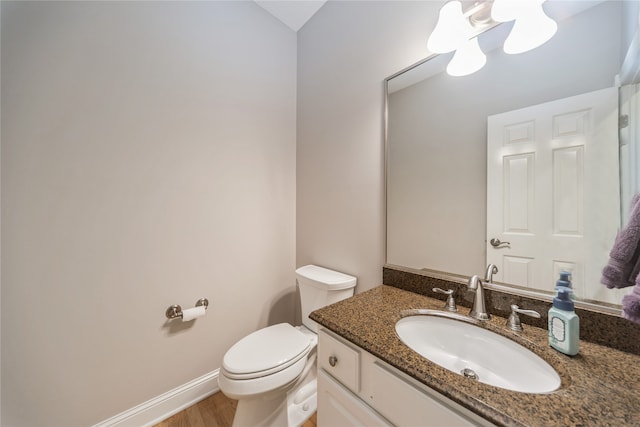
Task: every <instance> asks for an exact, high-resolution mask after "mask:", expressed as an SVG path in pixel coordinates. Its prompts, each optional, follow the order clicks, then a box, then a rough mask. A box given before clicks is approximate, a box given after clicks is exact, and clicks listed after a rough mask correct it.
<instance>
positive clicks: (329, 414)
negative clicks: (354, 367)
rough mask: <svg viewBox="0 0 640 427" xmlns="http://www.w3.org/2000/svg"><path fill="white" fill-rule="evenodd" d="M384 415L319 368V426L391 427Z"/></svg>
mask: <svg viewBox="0 0 640 427" xmlns="http://www.w3.org/2000/svg"><path fill="white" fill-rule="evenodd" d="M389 426H391V424H389V423H388V422H387V421H386V420H385V419H384V418H382V416H380V415H379V414H378V413H376V412H375V411H374V410H372V409H371V408H370V407H369V406H368V405H367V404H365V403H364V402H363V401H362V400H360V399H358V398H357V397H355V395H353V394H352V393H351V392H350V391H349V390H348V389H346V388H345V387H344V386H342V385H341V384H340V383H339V382H337V381H336V380H334V379H333V378H332V377H331V376H330V375H328V374H327V373H326V372H325V371H324V370H322V369H320V370H318V427H389Z"/></svg>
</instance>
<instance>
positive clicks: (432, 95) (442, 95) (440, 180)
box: [387, 0, 640, 305]
mask: <svg viewBox="0 0 640 427" xmlns="http://www.w3.org/2000/svg"><path fill="white" fill-rule="evenodd" d="M638 4H639V2H638V1H603V2H598V1H571V2H569V1H553V0H549V1H547V2H546V3H545V4H544V6H545V10H546V12H547V14H548V15H549V16H551V17H552V18H554V19H555V20H556V21H557V22H558V32H557V34H556V35H555V36H554V37H553V38H552V39H551V40H550V41H548V42H547V43H546V44H544V45H542V46H541V47H539V48H537V49H535V50H532V51H529V52H526V53H522V54H518V55H508V54H505V53H504V52H503V51H502V49H501V47H500V46H501V43H502V42H504V39H505V38H506V35H507V34H508V32H509V30H510V25H511V24H501V25H499V26H497V27H495V28H492V29H490V30H488V31H486V32H485V33H483V34H481V35H480V36H479V42H480V46H481V47H482V48H483V51H484V52H485V53H486V54H487V64H486V66H485V67H484V68H483V69H481V70H480V71H478V72H476V73H475V74H472V75H469V76H464V77H452V76H449V75H447V74H446V73H445V72H444V68H445V66H446V64H447V62H448V61H449V60H450V58H451V56H452V54H446V55H438V56H434V57H432V58H429V59H427V60H425V61H423V62H422V63H420V64H418V65H416V66H414V67H411V68H410V69H408V70H406V71H403V72H401V73H398V74H396V75H394V76H392V77H390V78H389V79H388V80H387V107H388V113H387V263H388V264H391V265H398V266H403V267H409V268H413V269H429V270H437V271H441V272H449V273H454V274H462V275H467V276H470V275H473V274H478V275H483V273H484V271H485V268H486V266H487V264H488V263H489V262H492V263H495V264H496V265H498V270H499V273H498V274H497V275H496V276H494V279H495V280H496V281H497V282H504V283H507V284H509V285H514V286H515V287H519V288H526V289H530V290H535V291H542V292H547V293H550V292H551V291H552V290H553V288H554V284H555V280H556V278H557V274H558V271H560V270H569V271H571V273H572V275H573V281H574V286H575V291H576V294H577V297H578V298H580V299H583V300H588V301H591V302H593V301H595V302H601V303H604V304H605V305H606V304H613V305H619V304H620V301H621V298H622V295H623V294H624V293H626V292H628V289H627V290H610V289H607V288H605V287H604V286H602V285H601V284H600V283H599V282H600V274H601V271H602V268H603V266H604V265H605V263H606V262H607V260H608V253H609V250H610V248H611V246H612V244H613V242H614V239H615V236H616V233H617V231H618V230H619V229H620V226H621V225H623V224H624V221H625V218H626V214H627V213H628V210H629V200H630V197H631V196H632V195H633V194H634V193H635V192H637V191H639V188H640V186H639V185H638V183H637V182H638V181H639V180H640V174H638V173H637V171H638V169H637V164H638V158H640V155H639V154H638V153H639V152H640V149H639V148H638V146H639V145H640V141H639V136H638V129H640V115H639V111H638V107H637V106H638V105H640V100H639V99H638V86H637V83H638V80H637V79H636V77H637V74H638V66H637V64H638V56H640V55H639V54H638V38H639V35H638V15H639V10H640V7H639V5H638ZM620 82H622V87H620V86H621V84H620ZM619 93H620V95H621V96H620V98H618V94H619ZM593 96H595V98H596V101H593V100H592V98H589V97H593ZM612 96H613V98H611V97H612ZM603 97H604V98H605V99H604V100H601V99H600V98H603ZM591 102H597V103H599V104H598V105H600V103H601V102H604V103H605V104H604V105H603V106H599V107H596V106H594V105H595V104H594V105H591V104H589V103H591ZM585 103H586V104H585ZM619 116H620V117H623V118H624V119H623V121H622V123H623V125H622V126H621V129H620V130H618V117H619ZM625 117H626V118H625ZM627 118H628V120H627ZM545 133H548V134H547V136H544V135H545ZM492 138H493V139H497V141H498V142H495V143H494V145H495V146H496V148H495V149H494V148H490V149H489V150H488V148H487V147H488V140H491V139H492ZM540 139H542V140H543V141H546V142H545V143H544V144H543V145H544V147H540V146H536V145H535V143H532V142H531V141H532V140H540ZM505 141H506V142H505ZM585 144H586V145H585ZM489 146H490V147H493V146H492V145H491V144H490V145H489ZM514 147H517V149H516V148H514ZM488 198H489V202H488ZM492 238H496V239H500V240H501V241H503V242H504V241H507V242H509V243H510V244H508V245H500V246H499V247H495V246H493V245H491V243H490V240H491V239H492ZM532 242H533V243H532ZM532 251H533V252H532Z"/></svg>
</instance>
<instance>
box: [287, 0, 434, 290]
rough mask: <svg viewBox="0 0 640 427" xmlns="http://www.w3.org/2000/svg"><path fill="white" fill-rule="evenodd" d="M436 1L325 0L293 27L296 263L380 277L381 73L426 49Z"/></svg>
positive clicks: (364, 284)
mask: <svg viewBox="0 0 640 427" xmlns="http://www.w3.org/2000/svg"><path fill="white" fill-rule="evenodd" d="M441 5H442V2H429V1H426V2H425V1H421V2H401V1H393V2H390V1H389V2H384V1H383V2H377V1H373V2H369V1H340V2H328V3H327V4H326V5H325V6H324V7H323V8H322V9H320V10H319V11H318V12H317V13H316V15H314V17H313V18H312V19H311V21H309V22H308V23H307V24H306V25H305V26H304V27H303V28H302V29H301V30H300V31H299V32H298V130H297V135H298V136H297V199H296V200H297V220H298V223H297V244H296V251H297V264H298V265H304V264H306V263H310V262H312V263H317V264H320V265H326V266H328V267H332V268H335V269H338V270H341V271H345V272H347V273H350V274H353V275H355V276H357V277H358V286H357V288H356V291H357V292H361V291H364V290H367V289H371V288H373V287H375V286H377V285H379V284H381V283H382V268H381V267H382V265H383V263H384V252H385V248H384V241H385V237H384V228H385V223H384V221H385V219H384V138H383V129H384V127H383V115H384V85H383V82H384V79H385V78H386V77H388V76H389V75H391V74H393V73H394V72H396V71H398V70H400V69H402V68H405V67H407V66H409V65H411V64H412V63H414V62H416V61H418V60H420V59H422V58H424V57H425V56H427V54H428V52H427V49H426V40H427V36H428V34H429V33H430V31H431V29H432V28H433V27H434V26H435V21H436V19H437V16H438V10H439V8H440V6H441Z"/></svg>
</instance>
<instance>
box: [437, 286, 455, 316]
mask: <svg viewBox="0 0 640 427" xmlns="http://www.w3.org/2000/svg"><path fill="white" fill-rule="evenodd" d="M432 291H433V292H435V293H437V294H444V295H446V296H447V302H446V303H445V305H444V308H445V310H447V311H453V312H457V311H458V307H457V306H456V300H455V299H454V298H453V289H447V290H446V291H445V290H444V289H440V288H433V289H432Z"/></svg>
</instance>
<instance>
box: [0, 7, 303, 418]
mask: <svg viewBox="0 0 640 427" xmlns="http://www.w3.org/2000/svg"><path fill="white" fill-rule="evenodd" d="M1 28H2V34H1V39H2V134H1V136H2V267H3V268H2V425H3V426H7V427H9V426H65V427H69V426H81V425H84V426H86V425H91V424H93V423H97V422H99V421H103V420H105V419H107V418H109V417H111V416H113V415H115V414H117V413H119V412H121V411H124V410H127V409H130V408H132V407H134V406H136V405H138V404H140V403H142V402H144V401H146V400H148V399H150V398H153V397H156V396H158V395H160V394H162V393H164V392H166V391H168V390H170V389H172V388H174V387H177V386H179V385H182V384H185V383H187V382H188V381H191V380H193V379H195V378H197V377H199V376H201V375H203V374H206V373H208V372H211V371H213V370H215V369H216V368H218V367H220V365H221V359H222V356H223V354H224V352H225V351H226V350H227V349H228V348H229V346H230V345H231V344H232V343H233V342H235V341H236V340H238V339H239V338H240V337H242V336H244V335H246V334H248V333H249V332H251V331H254V330H255V329H257V328H259V327H262V326H265V325H266V324H267V323H275V322H278V321H292V320H293V312H294V310H293V307H294V302H295V299H294V298H295V277H294V269H295V116H296V112H295V109H296V35H295V33H294V32H293V31H291V30H289V29H288V28H286V27H285V26H284V25H282V24H281V23H280V22H279V21H277V20H276V19H275V18H273V17H272V16H271V15H269V14H268V13H267V12H266V11H264V10H263V9H261V8H260V7H258V6H257V5H256V4H254V3H253V2H189V3H187V2H55V3H54V2H43V3H37V2H20V3H11V2H4V1H3V2H2V25H1ZM201 297H208V298H209V301H210V303H211V305H210V307H209V310H208V312H207V315H206V317H204V318H202V319H198V320H196V321H195V323H193V324H191V325H190V326H187V327H184V326H183V325H181V324H180V323H177V324H176V323H171V324H169V323H166V319H165V314H164V313H165V310H166V308H167V307H168V306H169V305H171V304H181V305H182V306H183V307H185V308H188V307H191V306H193V304H194V303H195V302H196V300H197V299H199V298H201Z"/></svg>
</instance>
